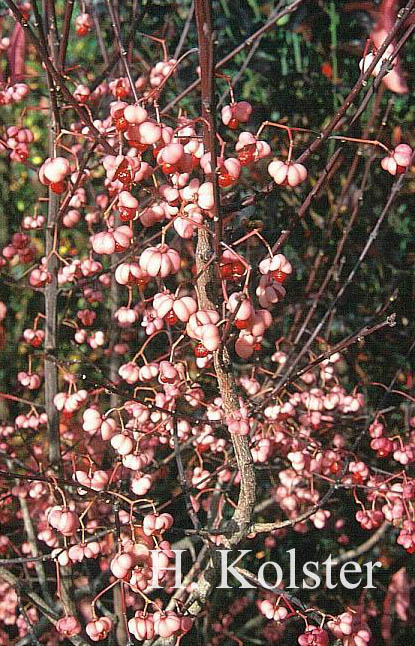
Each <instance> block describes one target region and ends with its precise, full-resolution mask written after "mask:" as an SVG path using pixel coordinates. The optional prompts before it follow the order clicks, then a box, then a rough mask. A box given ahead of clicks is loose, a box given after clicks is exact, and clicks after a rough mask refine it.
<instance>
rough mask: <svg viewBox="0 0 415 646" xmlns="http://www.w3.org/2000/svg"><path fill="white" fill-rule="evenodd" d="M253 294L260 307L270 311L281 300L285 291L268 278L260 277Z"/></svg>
mask: <svg viewBox="0 0 415 646" xmlns="http://www.w3.org/2000/svg"><path fill="white" fill-rule="evenodd" d="M255 293H256V295H257V296H258V301H259V304H260V305H261V307H265V308H267V309H270V308H271V307H272V306H273V305H275V304H276V303H279V301H282V300H283V298H284V297H285V294H286V290H285V287H283V286H282V285H281V284H280V283H277V282H274V280H272V279H270V278H269V277H268V276H261V278H260V281H259V284H258V287H257V288H256V292H255Z"/></svg>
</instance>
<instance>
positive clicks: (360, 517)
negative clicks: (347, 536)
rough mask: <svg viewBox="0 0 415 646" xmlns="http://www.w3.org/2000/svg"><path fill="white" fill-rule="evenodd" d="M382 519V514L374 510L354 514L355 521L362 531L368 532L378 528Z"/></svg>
mask: <svg viewBox="0 0 415 646" xmlns="http://www.w3.org/2000/svg"><path fill="white" fill-rule="evenodd" d="M384 518H385V517H384V515H383V513H382V512H381V511H380V510H376V509H364V510H363V509H359V511H357V512H356V520H357V522H358V523H360V525H361V527H362V528H363V529H368V530H370V529H375V528H376V527H380V525H381V524H382V522H383V520H384Z"/></svg>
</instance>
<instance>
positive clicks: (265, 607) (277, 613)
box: [259, 599, 288, 622]
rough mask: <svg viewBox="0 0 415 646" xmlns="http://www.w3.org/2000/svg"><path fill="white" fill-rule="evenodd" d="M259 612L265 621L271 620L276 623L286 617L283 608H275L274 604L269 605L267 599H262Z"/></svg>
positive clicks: (286, 613) (269, 602)
mask: <svg viewBox="0 0 415 646" xmlns="http://www.w3.org/2000/svg"><path fill="white" fill-rule="evenodd" d="M259 610H260V611H261V612H262V614H263V615H265V617H266V618H267V619H273V620H274V621H277V622H280V621H284V619H286V617H287V616H288V610H287V608H285V606H276V605H275V603H271V601H269V600H268V599H264V601H261V602H260V603H259Z"/></svg>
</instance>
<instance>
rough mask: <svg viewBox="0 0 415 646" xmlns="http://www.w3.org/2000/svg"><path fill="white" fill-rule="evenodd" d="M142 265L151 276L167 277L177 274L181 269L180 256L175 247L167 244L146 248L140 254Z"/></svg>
mask: <svg viewBox="0 0 415 646" xmlns="http://www.w3.org/2000/svg"><path fill="white" fill-rule="evenodd" d="M140 267H141V269H143V271H145V272H146V273H147V274H148V275H149V276H153V277H155V276H160V278H166V276H169V275H170V274H177V272H178V271H179V269H180V256H179V254H178V253H177V251H176V250H175V249H171V248H170V247H168V246H167V245H166V244H159V245H157V247H149V248H148V249H145V251H143V253H142V254H141V256H140Z"/></svg>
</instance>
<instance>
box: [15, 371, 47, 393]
mask: <svg viewBox="0 0 415 646" xmlns="http://www.w3.org/2000/svg"><path fill="white" fill-rule="evenodd" d="M17 380H18V381H19V382H20V383H21V384H22V386H24V387H25V388H28V389H29V390H36V388H39V386H40V382H41V379H40V377H39V375H37V374H31V373H28V372H19V373H18V375H17Z"/></svg>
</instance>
